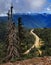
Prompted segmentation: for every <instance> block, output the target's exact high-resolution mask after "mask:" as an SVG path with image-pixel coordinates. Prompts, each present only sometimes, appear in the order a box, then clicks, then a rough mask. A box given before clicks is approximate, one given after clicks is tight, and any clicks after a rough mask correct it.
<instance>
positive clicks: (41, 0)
mask: <svg viewBox="0 0 51 65" xmlns="http://www.w3.org/2000/svg"><path fill="white" fill-rule="evenodd" d="M11 3H13V6H14V9H13V12H14V13H51V0H0V15H3V14H5V13H7V11H8V10H9V8H10V6H11Z"/></svg>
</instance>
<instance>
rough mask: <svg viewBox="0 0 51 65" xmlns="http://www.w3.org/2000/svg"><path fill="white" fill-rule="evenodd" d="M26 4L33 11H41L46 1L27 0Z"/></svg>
mask: <svg viewBox="0 0 51 65" xmlns="http://www.w3.org/2000/svg"><path fill="white" fill-rule="evenodd" d="M28 2H29V5H30V7H31V8H32V9H33V10H41V9H42V8H43V7H44V5H45V3H46V0H28Z"/></svg>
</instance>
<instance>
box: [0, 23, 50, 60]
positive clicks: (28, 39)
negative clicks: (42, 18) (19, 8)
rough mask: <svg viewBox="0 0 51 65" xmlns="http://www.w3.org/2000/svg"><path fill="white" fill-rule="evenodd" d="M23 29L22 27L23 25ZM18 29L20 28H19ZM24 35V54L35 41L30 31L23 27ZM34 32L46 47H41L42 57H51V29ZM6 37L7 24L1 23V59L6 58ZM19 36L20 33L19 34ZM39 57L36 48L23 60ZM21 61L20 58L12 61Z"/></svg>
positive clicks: (22, 44)
mask: <svg viewBox="0 0 51 65" xmlns="http://www.w3.org/2000/svg"><path fill="white" fill-rule="evenodd" d="M21 27H22V25H21ZM17 29H18V28H17ZM21 31H23V33H20V34H21V36H22V38H21V47H22V53H23V52H25V51H26V50H27V49H29V48H30V47H31V46H32V45H33V44H34V41H35V38H34V37H33V36H32V35H30V30H29V29H26V28H24V27H22V30H21ZM34 32H35V33H36V34H37V35H38V36H39V37H40V38H41V39H42V40H43V41H44V46H43V47H41V50H42V51H43V55H42V56H51V28H46V29H45V28H42V29H35V30H34ZM6 36H7V23H5V22H1V23H0V59H2V58H4V57H5V56H6V47H5V46H6V43H7V42H6ZM17 36H18V33H17ZM37 56H39V54H38V51H37V49H36V48H34V49H32V50H31V51H30V53H29V54H28V55H23V56H22V59H27V58H32V57H37ZM16 60H19V58H18V57H15V58H14V59H11V61H16Z"/></svg>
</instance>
